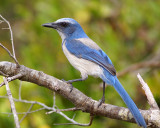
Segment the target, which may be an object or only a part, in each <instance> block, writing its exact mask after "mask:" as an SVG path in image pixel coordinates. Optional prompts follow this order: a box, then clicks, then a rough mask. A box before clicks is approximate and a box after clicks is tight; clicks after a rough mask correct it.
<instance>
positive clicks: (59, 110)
mask: <svg viewBox="0 0 160 128" xmlns="http://www.w3.org/2000/svg"><path fill="white" fill-rule="evenodd" d="M77 110H81V109H80V108H76V107H74V108H68V109H55V110H54V111H49V112H46V114H51V113H53V112H57V113H58V112H67V111H77Z"/></svg>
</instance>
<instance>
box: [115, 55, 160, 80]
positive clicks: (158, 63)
mask: <svg viewBox="0 0 160 128" xmlns="http://www.w3.org/2000/svg"><path fill="white" fill-rule="evenodd" d="M154 58H156V57H154ZM154 58H153V59H152V60H149V61H144V62H139V63H136V64H133V65H131V66H129V67H127V68H125V69H124V70H123V71H120V72H119V73H117V77H120V76H123V75H125V74H127V73H129V72H133V71H136V70H139V69H142V68H152V67H160V60H154Z"/></svg>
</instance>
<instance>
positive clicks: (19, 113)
mask: <svg viewBox="0 0 160 128" xmlns="http://www.w3.org/2000/svg"><path fill="white" fill-rule="evenodd" d="M44 109H45V108H39V109H37V110H34V111H30V112H18V113H17V114H18V115H24V114H26V113H28V114H30V113H34V112H38V111H41V110H44ZM1 113H2V114H8V115H12V114H13V113H9V112H1Z"/></svg>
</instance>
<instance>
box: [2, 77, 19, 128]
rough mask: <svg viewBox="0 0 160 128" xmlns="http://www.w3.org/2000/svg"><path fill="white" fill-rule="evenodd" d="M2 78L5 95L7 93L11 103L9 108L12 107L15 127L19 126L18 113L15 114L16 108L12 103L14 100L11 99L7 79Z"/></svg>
mask: <svg viewBox="0 0 160 128" xmlns="http://www.w3.org/2000/svg"><path fill="white" fill-rule="evenodd" d="M3 80H4V83H5V85H6V90H7V95H8V98H9V102H10V104H11V109H12V112H13V116H14V122H15V124H16V128H20V124H19V120H18V115H17V112H16V108H15V104H14V101H13V97H12V94H11V91H10V88H9V85H8V81H7V79H6V78H5V77H4V78H3Z"/></svg>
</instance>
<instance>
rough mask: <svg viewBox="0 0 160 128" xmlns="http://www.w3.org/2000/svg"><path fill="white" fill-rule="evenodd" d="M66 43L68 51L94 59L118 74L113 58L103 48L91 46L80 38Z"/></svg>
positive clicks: (90, 59) (112, 72) (81, 56)
mask: <svg viewBox="0 0 160 128" xmlns="http://www.w3.org/2000/svg"><path fill="white" fill-rule="evenodd" d="M65 45H66V48H67V49H68V51H69V52H70V53H71V54H74V55H75V56H76V57H78V58H83V59H86V60H89V61H92V62H94V63H96V64H98V65H100V66H102V67H103V68H105V69H106V70H108V71H109V72H110V73H111V74H112V75H116V70H115V68H114V66H113V64H112V62H111V60H110V59H109V57H108V56H107V55H106V54H105V53H104V52H103V51H102V50H101V49H98V50H97V49H94V48H90V47H88V46H87V45H85V44H83V43H82V42H81V41H79V40H68V41H66V42H65Z"/></svg>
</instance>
